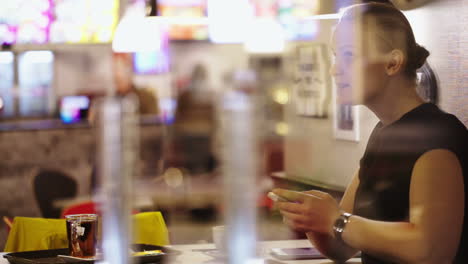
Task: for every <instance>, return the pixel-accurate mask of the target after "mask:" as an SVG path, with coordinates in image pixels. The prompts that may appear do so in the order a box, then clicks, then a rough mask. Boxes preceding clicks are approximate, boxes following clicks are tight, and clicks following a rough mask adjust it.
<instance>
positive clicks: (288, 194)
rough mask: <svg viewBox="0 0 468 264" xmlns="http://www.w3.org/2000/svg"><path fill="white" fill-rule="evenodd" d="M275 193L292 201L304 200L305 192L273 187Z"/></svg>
mask: <svg viewBox="0 0 468 264" xmlns="http://www.w3.org/2000/svg"><path fill="white" fill-rule="evenodd" d="M273 193H275V194H276V195H278V196H280V197H283V198H284V199H286V200H288V201H291V202H303V201H304V194H303V193H301V192H296V191H291V190H285V189H273Z"/></svg>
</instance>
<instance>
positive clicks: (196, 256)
mask: <svg viewBox="0 0 468 264" xmlns="http://www.w3.org/2000/svg"><path fill="white" fill-rule="evenodd" d="M310 246H311V245H310V242H309V241H308V240H306V239H303V240H278V241H264V242H260V248H261V250H260V251H261V253H262V257H263V258H266V259H275V258H274V257H272V256H271V255H270V249H271V248H295V247H310ZM172 248H173V249H175V250H179V251H182V254H181V255H179V256H178V257H177V258H176V259H174V260H173V261H172V262H171V263H173V264H186V263H194V264H215V263H222V261H217V260H216V259H214V258H212V257H210V256H208V255H206V254H205V253H203V252H201V251H193V250H194V249H195V250H197V249H214V248H215V247H214V244H192V245H174V246H172ZM275 260H277V259H275ZM278 261H280V262H283V263H288V264H306V263H307V264H333V261H331V260H328V259H317V260H292V261H285V260H278ZM346 263H349V264H361V259H359V258H355V259H351V260H349V261H348V262H346Z"/></svg>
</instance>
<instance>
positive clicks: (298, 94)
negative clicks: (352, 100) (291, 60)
mask: <svg viewBox="0 0 468 264" xmlns="http://www.w3.org/2000/svg"><path fill="white" fill-rule="evenodd" d="M329 58H330V56H329V54H328V48H327V46H326V45H325V44H320V43H308V44H303V45H300V46H299V47H297V49H296V54H295V71H294V85H293V92H292V94H293V98H294V104H295V108H296V113H297V115H299V116H304V117H314V118H325V117H327V109H328V105H329V101H330V100H329V99H330V97H331V96H330V91H331V85H332V81H331V75H330V74H329V68H330V59H329Z"/></svg>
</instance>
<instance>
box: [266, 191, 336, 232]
mask: <svg viewBox="0 0 468 264" xmlns="http://www.w3.org/2000/svg"><path fill="white" fill-rule="evenodd" d="M273 192H274V193H275V194H277V195H279V196H281V197H284V198H286V199H287V200H289V201H291V202H277V203H276V205H277V207H278V209H279V210H280V212H281V214H282V215H283V219H284V220H283V221H284V222H285V223H286V224H287V225H288V226H289V227H291V228H292V229H294V230H297V231H302V232H316V233H322V234H329V235H331V236H333V224H334V222H335V220H336V219H337V218H338V217H339V216H340V214H341V212H340V207H339V205H338V202H337V201H336V200H335V199H334V198H333V197H332V196H331V195H329V194H328V193H325V192H320V191H307V192H296V191H289V190H284V189H274V190H273Z"/></svg>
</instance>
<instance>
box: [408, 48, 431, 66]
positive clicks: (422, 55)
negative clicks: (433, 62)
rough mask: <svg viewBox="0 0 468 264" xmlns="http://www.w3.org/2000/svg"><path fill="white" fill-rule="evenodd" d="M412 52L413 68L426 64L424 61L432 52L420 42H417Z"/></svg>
mask: <svg viewBox="0 0 468 264" xmlns="http://www.w3.org/2000/svg"><path fill="white" fill-rule="evenodd" d="M412 53H413V58H411V61H412V64H413V65H412V66H413V67H412V68H414V70H417V69H419V68H421V67H422V66H423V65H424V63H426V59H427V57H429V54H430V53H429V51H428V50H427V49H426V48H424V47H423V46H421V45H419V44H416V46H415V47H414V50H413V52H412Z"/></svg>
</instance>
